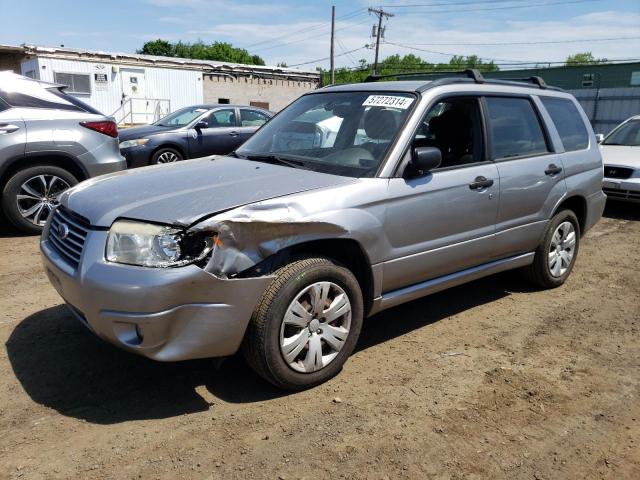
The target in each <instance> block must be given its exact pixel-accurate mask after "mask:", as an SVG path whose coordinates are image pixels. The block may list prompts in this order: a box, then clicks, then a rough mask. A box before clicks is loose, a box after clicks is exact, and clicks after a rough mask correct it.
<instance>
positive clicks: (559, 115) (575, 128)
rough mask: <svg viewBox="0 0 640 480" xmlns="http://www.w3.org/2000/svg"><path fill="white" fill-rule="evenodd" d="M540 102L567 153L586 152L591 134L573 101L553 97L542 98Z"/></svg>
mask: <svg viewBox="0 0 640 480" xmlns="http://www.w3.org/2000/svg"><path fill="white" fill-rule="evenodd" d="M540 100H541V101H542V104H543V105H544V108H546V109H547V112H549V115H550V116H551V120H553V124H554V125H555V126H556V130H558V133H559V134H560V138H561V139H562V144H563V145H564V149H565V151H567V152H573V151H575V150H584V149H585V148H587V147H588V146H589V133H588V132H587V129H586V128H585V126H584V122H583V121H582V117H581V116H580V112H578V109H577V108H576V106H575V104H574V103H573V102H572V101H571V100H567V99H566V98H552V97H541V98H540Z"/></svg>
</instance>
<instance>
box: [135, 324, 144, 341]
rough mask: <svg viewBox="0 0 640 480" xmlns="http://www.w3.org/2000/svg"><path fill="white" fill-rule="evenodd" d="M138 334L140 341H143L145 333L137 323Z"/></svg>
mask: <svg viewBox="0 0 640 480" xmlns="http://www.w3.org/2000/svg"><path fill="white" fill-rule="evenodd" d="M136 336H137V337H138V343H139V344H140V343H142V342H143V341H144V333H143V332H142V328H140V325H138V324H136Z"/></svg>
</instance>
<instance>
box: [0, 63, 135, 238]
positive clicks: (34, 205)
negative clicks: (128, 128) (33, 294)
mask: <svg viewBox="0 0 640 480" xmlns="http://www.w3.org/2000/svg"><path fill="white" fill-rule="evenodd" d="M64 89H65V86H63V85H58V84H53V83H47V82H42V81H39V80H33V79H30V78H27V77H23V76H21V75H16V74H14V73H12V72H0V189H1V191H2V210H3V211H4V214H5V216H6V218H7V219H8V220H9V221H10V222H11V223H12V224H13V225H14V226H16V227H17V228H18V229H20V230H21V231H23V232H27V233H39V232H40V231H42V227H43V225H44V223H45V221H46V220H47V217H48V215H49V213H50V212H51V211H52V210H53V208H54V207H55V206H56V205H57V204H58V199H59V196H60V194H61V193H62V192H63V191H65V190H66V189H67V188H69V187H71V186H73V185H75V184H76V183H78V182H80V181H82V180H85V179H86V178H89V177H94V176H96V175H101V174H103V173H111V172H115V171H118V170H122V169H124V168H126V163H125V161H124V159H123V158H122V156H121V155H120V152H119V151H118V129H117V127H116V124H115V122H114V121H113V120H112V119H110V118H108V117H105V116H104V115H102V114H101V113H100V112H98V111H97V110H95V109H94V108H92V107H90V106H89V105H86V104H85V103H83V102H82V101H80V100H78V99H77V98H75V97H72V96H71V95H68V94H66V93H65V92H64Z"/></svg>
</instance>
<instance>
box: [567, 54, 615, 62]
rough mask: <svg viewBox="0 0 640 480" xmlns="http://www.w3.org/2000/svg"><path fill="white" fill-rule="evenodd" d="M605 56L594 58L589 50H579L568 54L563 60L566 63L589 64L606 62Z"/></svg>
mask: <svg viewBox="0 0 640 480" xmlns="http://www.w3.org/2000/svg"><path fill="white" fill-rule="evenodd" d="M608 61H609V60H607V59H606V58H595V57H594V56H593V53H591V52H580V53H576V54H575V55H569V56H568V57H567V59H566V60H565V63H566V65H591V64H593V63H607V62H608Z"/></svg>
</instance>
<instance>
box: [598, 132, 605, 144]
mask: <svg viewBox="0 0 640 480" xmlns="http://www.w3.org/2000/svg"><path fill="white" fill-rule="evenodd" d="M603 140H604V135H603V134H602V133H596V141H597V142H598V143H602V141H603Z"/></svg>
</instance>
